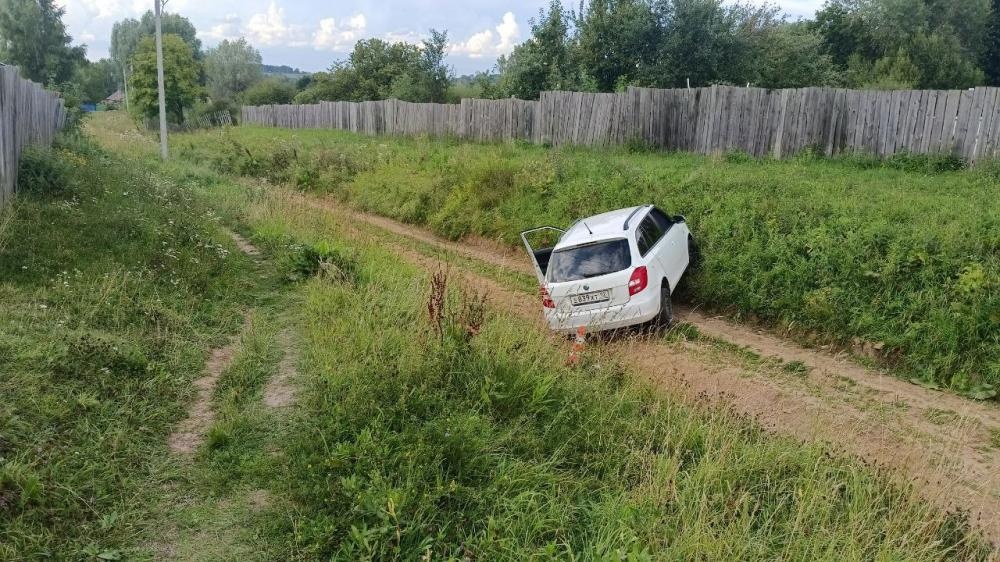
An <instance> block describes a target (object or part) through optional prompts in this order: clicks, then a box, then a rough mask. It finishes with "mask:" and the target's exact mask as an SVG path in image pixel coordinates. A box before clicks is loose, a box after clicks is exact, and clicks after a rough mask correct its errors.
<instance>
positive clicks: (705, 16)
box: [644, 0, 783, 87]
mask: <svg viewBox="0 0 1000 562" xmlns="http://www.w3.org/2000/svg"><path fill="white" fill-rule="evenodd" d="M656 11H657V16H658V20H659V26H660V29H661V32H660V33H661V37H660V40H659V45H658V52H657V61H656V64H655V65H652V68H651V70H652V72H651V73H650V74H649V75H648V76H647V78H646V80H645V81H644V82H645V83H646V84H648V85H652V86H659V87H679V86H682V85H684V84H686V83H687V80H688V79H690V80H691V85H692V86H707V85H709V84H716V83H731V84H745V83H746V82H753V81H755V79H756V78H757V77H758V75H759V73H758V68H759V65H761V64H762V62H761V60H762V58H764V53H763V50H765V49H767V48H768V44H767V41H766V38H767V37H768V36H769V34H771V33H773V32H774V30H775V29H776V28H777V27H778V26H779V25H781V24H782V23H783V22H782V20H781V19H780V18H779V17H778V12H777V9H776V8H773V7H771V6H768V5H763V6H759V7H755V6H751V5H732V6H728V5H723V4H722V2H721V0H658V2H657V4H656ZM762 85H765V84H762Z"/></svg>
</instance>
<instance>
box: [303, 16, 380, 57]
mask: <svg viewBox="0 0 1000 562" xmlns="http://www.w3.org/2000/svg"><path fill="white" fill-rule="evenodd" d="M367 27H368V20H367V19H366V18H365V15H364V14H355V15H354V16H351V17H350V18H349V19H348V20H347V21H346V22H341V23H337V20H336V19H335V18H323V19H321V20H319V29H317V30H316V32H315V33H313V41H312V44H313V47H314V48H315V49H317V50H321V51H322V50H325V51H346V50H349V49H350V48H351V47H352V46H353V45H354V43H355V42H357V41H358V39H361V37H362V36H363V35H364V33H365V29H366V28H367Z"/></svg>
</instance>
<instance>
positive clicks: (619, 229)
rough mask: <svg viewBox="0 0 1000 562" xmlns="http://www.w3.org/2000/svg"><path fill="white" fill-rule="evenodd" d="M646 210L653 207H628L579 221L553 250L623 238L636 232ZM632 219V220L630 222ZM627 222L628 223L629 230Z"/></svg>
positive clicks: (560, 239)
mask: <svg viewBox="0 0 1000 562" xmlns="http://www.w3.org/2000/svg"><path fill="white" fill-rule="evenodd" d="M646 208H652V205H639V206H638V207H627V208H625V209H618V210H615V211H608V212H607V213H601V214H599V215H594V216H592V217H587V218H585V219H581V220H578V221H576V222H575V223H573V226H571V227H569V230H567V231H566V233H565V234H563V235H562V237H561V238H559V243H558V244H556V246H555V248H553V249H554V250H561V249H563V248H568V247H571V246H579V245H580V244H587V243H590V242H600V241H601V240H611V239H614V238H623V237H624V236H625V234H626V233H627V232H630V231H632V230H634V229H635V227H636V226H637V225H638V224H639V221H640V220H642V217H644V216H645V215H646V213H645V212H643V210H644V209H646ZM633 215H634V216H633ZM630 217H631V220H629V218H630ZM625 221H628V228H627V229H626V228H625Z"/></svg>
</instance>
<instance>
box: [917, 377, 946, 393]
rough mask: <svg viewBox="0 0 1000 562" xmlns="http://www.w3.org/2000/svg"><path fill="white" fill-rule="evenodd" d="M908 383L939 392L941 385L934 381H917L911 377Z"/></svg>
mask: <svg viewBox="0 0 1000 562" xmlns="http://www.w3.org/2000/svg"><path fill="white" fill-rule="evenodd" d="M910 382H912V383H913V384H915V385H918V386H922V387H924V388H929V389H931V390H941V385H940V384H938V383H936V382H934V381H929V380H925V379H918V378H916V377H913V378H911V379H910Z"/></svg>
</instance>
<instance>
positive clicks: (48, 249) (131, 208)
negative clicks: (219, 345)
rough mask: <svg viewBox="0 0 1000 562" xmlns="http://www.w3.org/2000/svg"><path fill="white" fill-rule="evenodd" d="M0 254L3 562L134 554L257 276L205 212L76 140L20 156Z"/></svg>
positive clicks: (0, 513) (166, 186)
mask: <svg viewBox="0 0 1000 562" xmlns="http://www.w3.org/2000/svg"><path fill="white" fill-rule="evenodd" d="M21 169H22V174H21V176H20V178H19V185H20V188H21V189H20V191H21V193H20V194H19V196H18V198H17V205H16V209H15V210H14V212H13V213H11V214H5V215H3V216H4V219H3V224H4V230H5V232H6V238H5V240H6V244H5V245H3V247H0V326H3V328H2V329H0V355H2V357H3V359H2V360H0V388H2V389H3V391H2V394H3V403H2V404H0V521H2V523H0V559H4V560H29V559H36V558H53V559H66V560H70V559H84V558H86V557H87V556H88V554H87V553H89V552H95V553H96V554H97V555H100V554H102V553H112V552H120V551H123V550H124V549H131V548H134V547H135V546H136V545H135V544H134V543H133V542H132V541H134V539H135V536H136V534H137V533H138V532H139V530H140V528H141V527H142V525H143V524H144V521H146V520H148V517H149V515H150V510H151V509H152V508H153V506H154V505H155V503H156V502H155V498H156V495H157V494H158V493H159V492H160V489H161V487H160V486H157V485H153V484H151V480H157V479H158V478H160V476H153V475H154V474H159V473H158V471H159V467H160V466H161V463H162V462H163V460H162V459H163V458H164V451H165V440H166V436H167V434H168V433H169V430H170V427H171V425H172V424H173V423H175V422H176V421H177V420H178V419H179V418H180V417H181V416H182V415H183V413H184V407H183V404H184V401H185V397H186V391H187V388H188V386H189V385H190V381H191V379H192V378H193V377H194V376H196V375H197V374H198V373H199V372H200V371H201V366H202V362H203V360H204V352H205V349H206V347H207V346H209V345H210V344H211V342H212V341H214V340H217V339H219V338H220V337H221V336H222V334H224V333H225V332H227V331H229V330H230V329H232V327H233V325H234V324H236V323H238V321H239V320H238V319H239V317H240V314H239V308H240V307H241V301H242V300H243V299H246V298H247V297H246V294H247V293H248V292H250V291H251V290H252V285H251V284H247V283H245V282H243V281H241V280H240V279H241V278H244V276H246V277H249V278H250V279H255V277H252V276H249V275H247V274H248V273H249V271H250V266H249V263H248V262H247V261H246V260H244V259H243V258H242V257H240V256H238V255H234V254H232V253H231V252H229V251H228V249H227V247H226V246H224V245H222V244H220V243H219V242H217V241H216V240H217V236H218V231H217V226H216V224H215V223H214V221H213V220H212V219H211V217H210V214H209V213H208V212H207V208H205V207H203V206H202V205H201V204H200V203H198V202H196V201H194V200H193V199H192V197H191V195H190V193H187V192H185V191H183V190H179V189H177V188H176V186H174V185H173V184H170V183H168V182H166V181H165V180H163V179H162V178H159V177H157V176H154V175H152V174H149V173H148V172H146V171H143V170H141V169H138V168H137V167H136V166H134V165H126V164H124V163H123V162H121V161H118V160H115V159H113V158H110V157H108V156H107V155H106V154H103V153H101V152H100V151H99V150H97V149H95V148H94V147H93V146H89V145H88V144H87V143H86V141H83V140H81V139H79V138H63V139H60V141H59V142H58V143H57V147H56V148H55V149H53V150H51V151H33V150H32V151H27V152H26V153H25V156H24V159H23V160H22V168H21Z"/></svg>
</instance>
